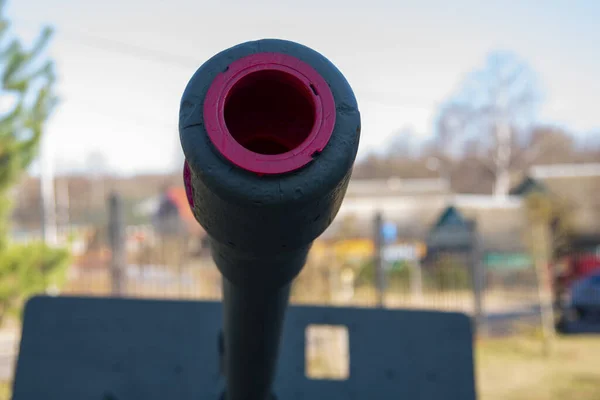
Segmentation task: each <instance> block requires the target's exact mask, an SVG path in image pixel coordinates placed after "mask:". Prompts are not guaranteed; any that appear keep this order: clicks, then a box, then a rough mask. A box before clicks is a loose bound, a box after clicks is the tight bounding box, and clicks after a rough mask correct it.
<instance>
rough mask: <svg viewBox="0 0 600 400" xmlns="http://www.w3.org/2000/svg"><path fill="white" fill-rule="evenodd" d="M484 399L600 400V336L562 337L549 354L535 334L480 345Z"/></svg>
mask: <svg viewBox="0 0 600 400" xmlns="http://www.w3.org/2000/svg"><path fill="white" fill-rule="evenodd" d="M476 360H477V374H478V376H477V378H478V389H479V397H480V399H481V400H501V399H502V400H562V399H577V400H598V399H600V338H599V337H598V336H596V337H592V336H588V337H585V336H581V337H559V338H557V341H556V343H555V347H554V350H553V354H552V355H551V356H550V357H548V358H546V357H545V356H544V352H543V349H542V345H541V340H540V339H539V338H535V337H527V336H525V337H521V338H511V339H496V340H482V341H480V342H479V343H478V345H477V351H476Z"/></svg>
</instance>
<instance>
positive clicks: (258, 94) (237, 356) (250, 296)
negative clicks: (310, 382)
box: [179, 39, 360, 400]
mask: <svg viewBox="0 0 600 400" xmlns="http://www.w3.org/2000/svg"><path fill="white" fill-rule="evenodd" d="M179 133H180V139H181V145H182V148H183V152H184V154H185V159H186V162H185V166H184V183H185V187H186V191H187V195H188V201H189V203H190V206H191V208H192V210H193V213H194V216H195V218H196V219H197V221H198V222H199V223H200V225H201V226H202V227H203V228H204V229H205V230H206V232H207V234H208V237H209V240H210V245H211V251H212V256H213V258H214V261H215V263H216V265H217V267H218V269H219V271H220V272H221V274H222V275H223V312H224V327H223V335H224V338H223V342H224V353H225V354H224V374H225V379H226V390H225V395H226V399H227V400H266V399H268V398H269V396H270V395H271V385H272V382H273V380H274V375H275V370H276V362H277V354H278V348H279V342H280V336H281V331H282V325H283V320H284V316H285V310H286V307H287V304H288V300H289V295H290V287H291V283H292V281H293V279H294V278H295V277H296V276H297V275H298V273H299V272H300V271H301V269H302V267H303V266H304V263H305V261H306V257H307V254H308V251H309V249H310V247H311V244H312V242H313V241H314V240H315V239H316V238H317V237H318V236H319V235H320V234H321V233H323V231H324V230H325V229H326V228H327V227H328V226H329V225H330V224H331V222H332V220H333V219H334V217H335V215H336V214H337V212H338V210H339V207H340V205H341V203H342V200H343V197H344V194H345V192H346V187H347V185H348V181H349V179H350V174H351V171H352V166H353V163H354V160H355V157H356V152H357V149H358V143H359V137H360V114H359V112H358V106H357V103H356V99H355V97H354V94H353V92H352V89H351V88H350V86H349V84H348V82H347V81H346V79H345V78H344V76H343V75H342V74H341V73H340V71H339V70H338V69H337V68H336V67H335V66H334V65H333V64H332V63H331V62H330V61H329V60H328V59H327V58H325V57H324V56H322V55H321V54H319V53H318V52H316V51H314V50H312V49H310V48H308V47H305V46H303V45H300V44H298V43H294V42H290V41H284V40H276V39H265V40H259V41H253V42H247V43H242V44H240V45H237V46H234V47H232V48H229V49H227V50H224V51H222V52H220V53H218V54H217V55H215V56H213V57H212V58H211V59H209V60H208V61H206V62H205V63H204V64H203V65H202V66H201V67H200V68H199V69H198V70H197V71H196V73H195V74H194V75H193V77H192V78H191V80H190V81H189V83H188V85H187V87H186V89H185V91H184V94H183V97H182V100H181V106H180V115H179Z"/></svg>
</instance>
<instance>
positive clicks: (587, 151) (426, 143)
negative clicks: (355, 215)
mask: <svg viewBox="0 0 600 400" xmlns="http://www.w3.org/2000/svg"><path fill="white" fill-rule="evenodd" d="M542 98H543V95H542V90H541V89H540V87H539V85H538V83H537V77H536V74H535V73H534V71H532V69H531V68H530V67H529V66H528V65H527V64H526V63H525V62H524V61H523V60H521V59H520V58H519V57H518V56H516V55H515V54H512V53H508V52H494V53H492V54H490V55H489V57H488V58H487V60H486V62H485V64H484V65H483V66H482V67H481V68H478V69H475V70H474V71H473V72H471V73H470V74H468V76H467V77H466V78H465V79H464V80H463V82H461V84H460V85H459V87H458V89H457V90H456V91H455V92H454V93H452V94H451V96H450V97H449V98H448V99H447V100H446V101H445V102H444V103H443V104H442V105H441V106H440V108H439V110H438V112H437V116H436V118H435V124H434V127H433V128H434V129H433V135H431V136H429V137H427V138H425V139H422V138H420V137H419V136H418V135H417V133H416V132H414V131H411V130H410V129H403V130H400V131H399V132H398V133H397V134H396V135H395V138H394V140H393V142H392V143H390V145H389V146H387V147H386V151H385V152H383V153H377V154H375V153H373V154H370V155H369V156H367V157H366V158H365V159H364V160H362V161H361V162H359V163H358V164H357V165H356V166H355V168H354V175H353V176H354V177H355V178H362V179H369V178H389V177H401V178H434V177H440V178H444V179H448V180H450V182H451V184H452V188H453V190H454V191H456V192H460V193H477V194H492V193H493V194H495V195H498V196H503V195H506V194H508V192H509V190H510V186H511V184H512V183H514V182H512V178H513V177H514V176H515V174H520V173H523V172H524V171H526V170H527V168H528V167H529V166H531V165H533V164H558V163H585V162H599V161H600V133H599V132H591V133H589V134H588V135H587V136H586V135H579V136H577V137H575V136H574V135H573V132H570V131H569V130H568V129H567V128H565V127H560V126H553V125H543V124H539V123H538V122H537V121H538V120H539V119H538V118H537V117H538V115H537V114H538V108H539V105H540V103H541V101H542Z"/></svg>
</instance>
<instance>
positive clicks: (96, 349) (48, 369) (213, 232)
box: [13, 39, 475, 400]
mask: <svg viewBox="0 0 600 400" xmlns="http://www.w3.org/2000/svg"><path fill="white" fill-rule="evenodd" d="M179 132H180V137H181V144H182V148H183V151H184V154H185V158H186V162H185V166H184V184H185V187H186V193H187V197H188V201H189V204H190V207H191V209H192V211H193V214H194V216H195V218H196V220H197V221H198V222H199V224H200V225H201V226H202V227H203V228H204V229H205V230H206V232H207V233H208V236H209V238H210V244H211V250H212V256H213V258H214V261H215V264H216V266H217V268H218V269H219V271H220V272H221V274H222V276H223V301H222V304H221V303H217V302H193V301H182V302H175V301H158V300H132V299H92V298H81V297H59V298H49V297H37V298H34V299H32V300H31V301H30V302H29V303H28V305H27V309H26V312H25V319H24V325H23V335H22V341H21V348H20V353H19V360H18V364H17V369H16V375H15V383H14V395H13V396H14V400H33V399H39V398H45V399H103V400H109V399H110V400H128V399H146V400H153V399H157V400H158V399H166V398H167V399H182V400H187V399H190V400H191V399H215V400H217V399H221V398H222V399H225V400H267V399H272V398H277V399H279V400H286V399H298V400H299V399H312V398H327V399H332V400H336V399H364V398H372V399H381V400H383V399H404V398H405V399H449V400H452V399H457V400H458V399H460V400H473V399H475V388H474V386H475V385H474V376H473V354H472V333H471V324H472V323H471V321H470V320H469V319H468V318H467V317H466V316H464V315H462V314H458V313H438V312H431V311H399V310H384V309H371V310H368V309H354V308H332V307H305V306H293V307H288V301H289V296H290V287H291V283H292V281H293V280H294V278H295V277H296V276H297V275H298V273H299V272H300V271H301V269H302V267H303V266H304V264H305V262H306V258H307V255H308V251H309V250H310V248H311V245H312V243H313V241H314V240H315V239H316V238H317V237H319V235H321V234H322V233H323V231H324V230H325V229H326V228H327V227H328V226H329V225H330V224H331V222H332V221H333V219H334V218H335V216H336V214H337V211H338V210H339V207H340V205H341V202H342V200H343V198H344V194H345V191H346V187H347V185H348V181H349V179H350V175H351V172H352V165H353V163H354V159H355V157H356V152H357V149H358V144H359V137H360V114H359V111H358V106H357V102H356V99H355V97H354V94H353V92H352V89H351V88H350V86H349V84H348V82H347V81H346V79H345V78H344V76H343V75H342V74H341V72H340V71H339V70H338V69H337V68H336V67H335V66H334V65H333V64H332V63H331V62H330V61H329V60H327V59H326V58H325V57H324V56H322V55H321V54H319V53H317V52H315V51H314V50H311V49H309V48H307V47H305V46H302V45H300V44H297V43H293V42H289V41H283V40H273V39H269V40H260V41H255V42H247V43H243V44H240V45H238V46H235V47H232V48H229V49H227V50H225V51H223V52H221V53H219V54H217V55H215V56H214V57H212V58H211V59H210V60H208V61H207V62H206V63H204V64H203V65H202V66H201V67H200V68H199V69H198V70H197V72H196V73H195V74H194V76H193V77H192V79H191V80H190V82H189V84H188V86H187V87H186V89H185V91H184V94H183V97H182V101H181V108H180V117H179ZM117 215H118V214H117ZM113 240H119V238H118V237H117V238H113ZM314 326H330V327H331V326H336V327H338V328H341V329H343V330H345V331H347V336H348V341H347V342H348V343H347V346H348V354H349V359H350V361H349V365H348V368H347V374H346V376H345V377H344V378H341V379H340V380H333V379H311V378H309V376H310V374H307V368H306V367H307V365H306V364H307V361H306V354H305V344H306V341H307V333H306V332H307V331H308V330H309V329H310V328H311V327H314Z"/></svg>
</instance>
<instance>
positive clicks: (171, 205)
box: [146, 187, 204, 236]
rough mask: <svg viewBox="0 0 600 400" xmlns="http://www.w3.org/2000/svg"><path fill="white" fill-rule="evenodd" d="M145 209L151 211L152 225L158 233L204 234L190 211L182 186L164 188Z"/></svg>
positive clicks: (165, 234)
mask: <svg viewBox="0 0 600 400" xmlns="http://www.w3.org/2000/svg"><path fill="white" fill-rule="evenodd" d="M147 205H148V204H146V206H147ZM147 211H150V212H151V219H152V225H153V227H154V229H155V230H156V232H157V233H158V234H159V235H164V236H178V235H191V236H204V230H203V229H202V227H201V226H200V224H199V223H198V221H196V218H195V217H194V214H193V213H192V210H191V208H190V205H189V203H188V200H187V196H186V193H185V188H183V187H169V188H166V189H165V190H164V191H163V192H162V193H161V194H160V195H159V196H158V198H157V199H156V201H155V202H154V206H153V207H149V208H147Z"/></svg>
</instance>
